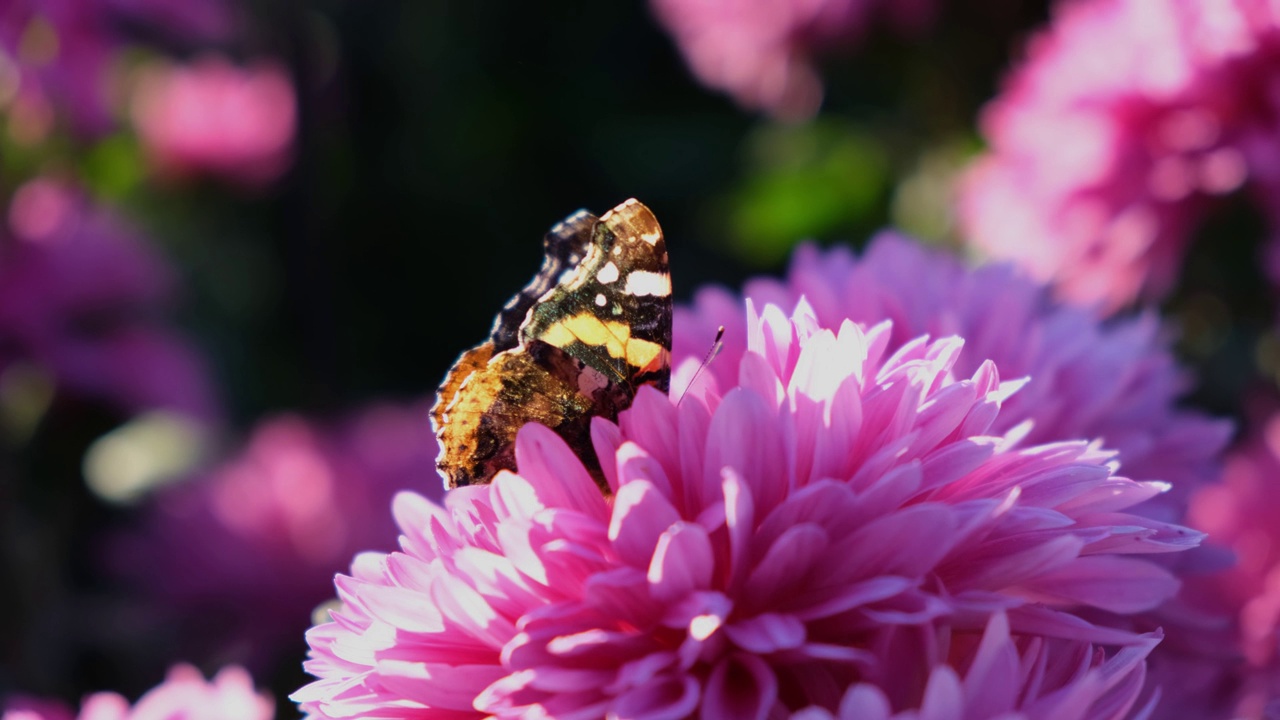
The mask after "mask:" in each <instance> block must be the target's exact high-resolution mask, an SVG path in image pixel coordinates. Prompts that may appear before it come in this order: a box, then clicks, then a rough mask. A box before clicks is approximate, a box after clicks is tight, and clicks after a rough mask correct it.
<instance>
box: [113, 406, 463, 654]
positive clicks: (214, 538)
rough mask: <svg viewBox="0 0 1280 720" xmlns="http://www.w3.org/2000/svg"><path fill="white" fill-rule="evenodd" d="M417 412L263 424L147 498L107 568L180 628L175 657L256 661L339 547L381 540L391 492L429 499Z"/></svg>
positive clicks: (430, 473)
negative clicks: (236, 450)
mask: <svg viewBox="0 0 1280 720" xmlns="http://www.w3.org/2000/svg"><path fill="white" fill-rule="evenodd" d="M426 417H427V415H426V407H425V406H417V405H413V406H406V407H400V406H395V405H381V406H376V407H372V408H369V409H366V410H364V411H362V412H360V413H358V414H356V415H355V416H354V417H352V418H351V419H349V420H347V421H345V422H343V423H340V424H337V425H334V426H329V427H326V426H320V425H317V424H313V423H309V422H307V421H305V420H303V419H302V418H299V417H296V416H285V417H280V418H276V419H274V420H270V421H268V422H265V423H263V424H262V425H261V426H259V427H258V428H257V429H256V430H255V431H254V433H253V436H252V437H251V438H250V439H249V441H248V443H247V445H246V447H245V448H244V449H243V450H242V451H241V452H240V454H239V455H237V456H236V457H233V458H231V459H230V460H228V461H226V462H225V463H223V464H222V465H220V466H219V467H216V468H214V469H213V470H212V471H210V472H208V473H207V474H205V475H203V476H201V477H197V478H194V479H192V480H190V481H188V482H185V483H183V484H181V485H177V486H173V487H170V488H167V489H164V490H162V491H160V492H159V493H158V494H157V496H156V497H154V498H153V502H152V504H151V505H150V506H149V507H147V508H146V511H145V517H146V519H145V522H144V524H143V527H142V529H141V530H140V531H139V532H137V533H136V534H134V535H131V536H128V537H126V538H122V539H121V541H120V542H118V543H117V545H116V546H115V547H114V548H112V564H113V565H114V566H115V567H116V568H117V569H118V571H119V573H120V574H122V575H124V576H126V577H131V578H134V579H135V581H136V582H138V583H139V584H141V585H142V586H143V587H145V588H146V589H147V590H148V594H149V595H150V596H151V598H152V599H153V600H154V602H155V604H156V605H157V609H156V613H155V614H156V616H157V617H158V618H159V619H160V621H162V622H163V623H174V624H176V625H177V626H179V627H181V628H182V630H181V632H180V633H179V635H180V637H181V638H182V642H183V643H186V645H184V646H183V647H182V649H183V650H184V651H185V652H186V653H194V654H199V655H201V656H205V655H206V653H209V652H216V653H217V654H218V656H220V657H232V658H235V659H236V660H238V661H241V662H245V663H249V664H252V665H254V666H258V665H260V664H264V663H266V662H267V661H268V660H270V659H272V658H274V657H277V655H278V653H279V652H281V651H282V649H284V648H295V647H296V643H297V639H298V637H299V636H300V635H301V633H302V632H303V631H304V630H305V629H306V628H307V626H308V625H309V624H310V617H311V612H312V611H313V610H314V609H315V607H316V606H317V605H319V604H320V603H322V602H324V601H325V600H326V599H328V598H329V597H330V596H331V595H332V592H333V590H332V587H333V584H332V583H333V576H334V573H336V572H339V571H341V570H342V569H343V568H344V567H345V566H346V565H347V563H348V561H349V560H350V558H351V556H352V554H353V553H355V552H357V551H359V550H361V549H364V548H368V547H379V546H385V545H386V544H388V543H389V542H391V541H392V540H393V539H394V538H395V528H394V527H393V526H392V523H391V519H390V516H389V514H388V510H389V509H390V507H391V498H392V496H393V495H394V494H395V493H396V492H397V491H400V490H405V489H417V490H420V491H431V490H435V496H436V497H439V493H440V492H441V490H440V489H439V484H438V480H437V477H436V474H435V447H434V445H433V444H432V443H431V436H430V430H429V429H428V428H427V427H426V426H425V425H423V422H424V418H426ZM170 615H172V616H174V617H172V618H171V617H168V616H170Z"/></svg>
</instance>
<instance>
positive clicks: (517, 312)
mask: <svg viewBox="0 0 1280 720" xmlns="http://www.w3.org/2000/svg"><path fill="white" fill-rule="evenodd" d="M598 220H599V218H597V217H596V216H595V215H592V214H591V213H589V212H587V211H586V210H579V211H578V212H576V213H574V214H572V215H570V216H569V217H567V218H565V219H564V220H562V221H560V222H559V223H556V225H555V227H553V228H551V230H550V231H549V232H547V234H546V235H544V236H543V238H542V252H543V255H542V269H540V270H538V274H537V275H534V276H533V279H532V280H530V281H529V284H528V285H526V286H525V287H524V289H523V290H521V291H520V292H518V293H516V294H515V296H514V297H512V298H511V299H510V300H508V301H507V304H506V305H504V306H503V308H502V310H501V312H499V313H498V315H497V317H495V318H494V319H493V329H492V330H491V331H490V332H489V340H490V341H491V342H492V343H493V347H494V351H495V352H502V351H503V350H510V349H511V348H513V347H515V346H516V345H517V344H518V343H519V342H520V326H521V325H522V324H523V323H524V321H525V317H526V316H527V315H528V314H529V308H531V307H533V304H534V303H536V302H537V301H538V298H540V297H542V296H543V295H545V294H546V293H547V291H548V290H550V289H551V288H553V287H555V286H556V284H557V283H559V282H560V276H561V275H563V274H564V272H565V271H566V270H569V269H571V268H573V267H574V266H576V265H577V264H578V263H579V262H581V261H582V258H584V257H586V255H587V249H588V247H589V246H590V245H591V230H592V228H594V227H595V225H596V222H597V221H598Z"/></svg>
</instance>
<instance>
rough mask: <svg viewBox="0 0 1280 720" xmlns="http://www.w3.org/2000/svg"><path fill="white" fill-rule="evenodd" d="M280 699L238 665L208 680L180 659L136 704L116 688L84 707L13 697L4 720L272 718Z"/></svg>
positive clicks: (92, 697) (88, 700) (93, 697)
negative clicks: (76, 709) (258, 688)
mask: <svg viewBox="0 0 1280 720" xmlns="http://www.w3.org/2000/svg"><path fill="white" fill-rule="evenodd" d="M274 709H275V703H274V702H273V701H272V699H271V697H270V696H269V695H267V694H266V693H256V692H254V689H253V678H251V677H249V673H247V672H245V671H244V670H243V669H241V668H239V667H235V666H230V667H225V668H223V669H222V670H220V671H218V674H217V675H216V676H214V678H213V680H210V681H206V680H205V679H204V676H203V675H201V674H200V671H199V670H197V669H195V668H194V667H191V666H190V665H176V666H174V667H173V668H171V669H170V670H169V674H168V676H167V677H166V678H165V680H164V682H163V683H161V684H160V685H157V686H156V687H155V688H153V689H151V690H149V691H148V692H147V694H145V695H143V696H142V697H141V698H138V702H137V703H134V704H133V705H130V704H129V701H128V700H126V699H124V697H122V696H120V695H117V694H116V693H112V692H101V693H94V694H93V695H90V696H89V697H87V698H85V700H84V703H83V704H81V706H80V711H79V713H73V712H71V711H70V710H68V709H67V708H65V707H61V706H59V705H57V704H55V703H48V702H40V701H33V700H22V699H17V700H11V701H9V702H7V703H6V704H5V705H4V706H3V710H4V715H3V716H0V720H272V717H273V714H274Z"/></svg>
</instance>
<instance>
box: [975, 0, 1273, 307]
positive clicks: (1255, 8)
mask: <svg viewBox="0 0 1280 720" xmlns="http://www.w3.org/2000/svg"><path fill="white" fill-rule="evenodd" d="M1277 78H1280V8H1277V7H1276V6H1274V5H1268V4H1267V3H1265V2H1258V1H1256V0H1223V1H1222V2H1201V1H1200V0H1169V1H1168V2H1148V1H1147V0H1075V1H1067V2H1061V3H1059V4H1058V5H1057V7H1056V13H1055V18H1054V21H1053V23H1052V25H1051V26H1050V27H1049V28H1048V30H1046V31H1044V32H1043V33H1042V34H1040V35H1039V36H1037V37H1035V38H1033V39H1032V41H1031V42H1030V43H1029V44H1028V53H1027V59H1026V61H1025V63H1024V64H1023V65H1022V66H1021V67H1020V68H1018V69H1017V70H1016V71H1015V72H1014V73H1013V75H1012V76H1011V77H1010V78H1009V79H1008V81H1007V82H1006V86H1005V89H1004V91H1003V92H1002V94H1001V95H1000V96H999V97H997V98H996V99H995V100H994V101H993V102H992V103H991V105H990V106H989V107H988V108H987V110H986V113H985V116H984V118H983V129H984V133H985V135H986V136H987V138H988V140H989V141H990V144H991V152H990V154H988V155H987V156H985V157H983V158H981V159H980V160H979V161H978V162H977V163H976V165H975V166H974V167H973V168H972V170H971V171H970V173H969V175H968V177H967V178H966V180H965V182H964V183H963V187H962V192H961V195H960V208H959V213H960V219H961V223H962V226H963V228H964V230H965V232H966V233H967V234H968V236H969V237H970V239H971V241H972V242H973V243H974V244H976V245H977V246H978V247H979V248H980V249H981V250H982V251H984V252H986V253H988V254H989V255H991V256H994V257H999V258H1008V259H1012V260H1015V261H1017V262H1018V263H1020V264H1021V265H1023V266H1025V267H1026V268H1027V269H1029V270H1030V271H1031V272H1032V273H1033V274H1035V275H1036V276H1037V277H1038V278H1041V279H1044V280H1050V281H1052V283H1053V284H1054V285H1055V287H1056V289H1057V292H1058V294H1059V295H1060V296H1062V297H1064V298H1069V299H1072V300H1077V301H1083V302H1090V303H1099V304H1101V305H1102V306H1104V307H1105V308H1106V309H1109V310H1115V309H1117V308H1120V307H1122V306H1124V305H1126V304H1128V303H1131V302H1133V301H1134V300H1136V299H1139V298H1147V299H1150V298H1158V297H1160V296H1161V295H1162V294H1163V293H1165V292H1166V291H1167V290H1168V289H1169V287H1170V285H1171V284H1172V283H1173V280H1174V278H1175V277H1176V275H1177V272H1178V270H1179V267H1180V265H1181V262H1182V258H1183V256H1184V254H1185V251H1186V245H1187V243H1188V241H1189V239H1190V237H1191V235H1192V233H1193V231H1194V230H1195V227H1196V225H1197V223H1198V221H1199V220H1200V218H1201V217H1202V216H1203V215H1204V212H1205V210H1206V208H1208V207H1210V206H1211V204H1212V202H1213V201H1214V200H1216V199H1218V198H1220V197H1222V196H1223V195H1225V194H1227V193H1230V192H1232V191H1234V190H1236V189H1237V188H1239V187H1241V186H1242V185H1245V184H1246V183H1248V185H1249V188H1250V189H1251V190H1252V191H1254V192H1255V193H1256V194H1257V195H1258V196H1259V197H1260V198H1261V202H1260V207H1261V208H1262V209H1263V211H1264V212H1267V213H1271V214H1273V215H1275V214H1277V212H1276V210H1275V208H1276V207H1277V203H1276V202H1275V198H1276V197H1277V196H1278V193H1280V126H1277V123H1276V120H1275V118H1276V113H1277V111H1278V110H1280V81H1277ZM1274 219H1275V220H1280V217H1277V218H1274ZM1277 257H1280V256H1277ZM1275 270H1276V271H1277V273H1276V274H1277V277H1278V278H1280V267H1277V268H1275Z"/></svg>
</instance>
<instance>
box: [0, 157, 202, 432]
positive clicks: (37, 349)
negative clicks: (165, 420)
mask: <svg viewBox="0 0 1280 720" xmlns="http://www.w3.org/2000/svg"><path fill="white" fill-rule="evenodd" d="M9 228H10V230H11V232H10V233H5V232H3V229H0V374H3V373H5V372H6V371H7V370H9V369H11V368H13V367H15V366H16V365H19V364H30V365H34V366H36V367H39V368H40V369H42V370H43V371H44V372H46V373H47V374H48V375H50V376H51V377H52V378H53V380H54V381H55V383H56V384H57V385H58V387H59V390H60V391H62V392H64V393H66V394H69V395H73V396H81V397H88V398H94V399H99V400H105V401H107V402H109V403H111V404H113V405H115V406H116V407H118V408H120V409H122V410H124V411H125V412H128V413H134V412H138V411H142V410H148V409H155V408H164V409H169V410H175V411H178V412H180V413H184V414H186V415H189V416H192V417H195V418H200V419H210V418H213V417H216V416H217V415H218V414H219V412H220V410H219V404H218V401H217V399H216V394H215V392H214V390H213V387H212V383H211V381H210V378H209V375H208V372H207V369H206V368H205V366H204V363H203V361H202V360H201V358H200V356H199V355H198V353H197V352H196V351H195V349H194V348H193V347H192V346H191V345H190V343H189V342H188V341H187V340H185V339H184V338H182V337H180V336H179V335H178V334H177V333H176V332H175V331H174V330H173V329H172V328H170V327H169V326H168V324H167V323H166V322H165V317H164V316H165V315H166V314H167V311H168V308H169V306H170V305H171V304H172V302H173V296H174V294H175V293H174V290H175V279H174V277H173V271H172V269H171V268H170V267H169V266H168V264H167V263H166V262H165V261H164V260H163V259H162V258H161V257H160V256H159V255H157V254H156V253H155V252H154V251H153V250H152V249H151V248H150V247H149V246H148V245H147V244H145V243H144V242H143V241H142V240H141V238H139V237H138V235H137V234H136V233H135V232H134V231H133V230H132V229H131V228H129V227H128V226H127V225H126V224H125V223H124V222H123V221H122V220H121V219H120V218H118V217H116V216H115V215H113V214H112V213H110V212H108V211H107V210H106V209H105V208H101V207H96V206H94V205H92V204H91V203H90V202H89V201H88V200H87V199H86V198H85V197H84V196H83V195H82V194H80V193H79V192H77V191H75V190H74V189H72V188H70V187H68V186H66V185H63V184H61V183H58V182H56V181H54V180H50V179H37V180H33V181H31V182H29V183H27V184H26V185H24V186H22V187H21V188H19V190H18V191H17V193H15V195H14V198H13V202H12V204H11V206H10V208H9Z"/></svg>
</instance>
